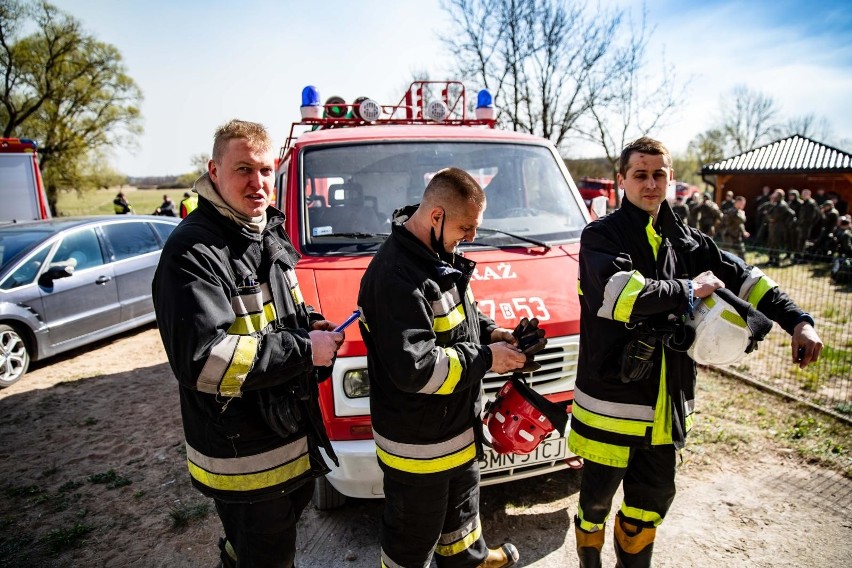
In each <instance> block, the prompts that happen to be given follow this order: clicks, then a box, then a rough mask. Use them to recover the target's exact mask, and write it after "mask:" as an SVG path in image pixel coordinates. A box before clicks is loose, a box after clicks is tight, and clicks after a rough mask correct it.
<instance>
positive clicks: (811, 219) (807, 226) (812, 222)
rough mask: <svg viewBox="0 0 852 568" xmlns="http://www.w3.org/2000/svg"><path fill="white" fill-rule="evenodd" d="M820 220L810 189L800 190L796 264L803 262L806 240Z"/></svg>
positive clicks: (817, 207) (797, 216)
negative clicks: (800, 200) (800, 201)
mask: <svg viewBox="0 0 852 568" xmlns="http://www.w3.org/2000/svg"><path fill="white" fill-rule="evenodd" d="M821 218H822V214H821V213H820V211H819V205H817V202H816V201H815V200H814V198H813V197H811V190H810V189H803V190H802V205H801V206H800V207H799V213H798V214H797V215H796V239H797V240H796V252H797V255H796V259H797V262H804V259H805V257H804V255H805V250H806V249H807V246H808V240H809V239H810V238H811V236H812V234H813V231H814V227H816V226H817V224H818V223H819V221H820V220H821Z"/></svg>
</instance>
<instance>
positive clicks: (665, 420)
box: [651, 348, 673, 446]
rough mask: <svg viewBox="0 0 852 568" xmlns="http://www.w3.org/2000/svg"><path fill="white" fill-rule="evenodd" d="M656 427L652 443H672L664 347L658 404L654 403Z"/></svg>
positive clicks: (670, 409) (670, 407) (670, 403)
mask: <svg viewBox="0 0 852 568" xmlns="http://www.w3.org/2000/svg"><path fill="white" fill-rule="evenodd" d="M654 408H655V411H654V429H653V430H652V431H651V445H652V446H661V445H666V444H671V443H672V421H673V417H672V397H671V395H669V389H668V387H667V386H666V349H665V348H663V353H662V362H661V363H660V389H659V390H658V391H657V404H656V405H654Z"/></svg>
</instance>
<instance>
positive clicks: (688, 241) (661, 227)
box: [619, 198, 698, 250]
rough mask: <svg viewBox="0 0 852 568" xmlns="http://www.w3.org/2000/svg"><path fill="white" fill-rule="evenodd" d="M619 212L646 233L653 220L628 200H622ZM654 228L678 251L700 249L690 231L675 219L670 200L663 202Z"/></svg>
mask: <svg viewBox="0 0 852 568" xmlns="http://www.w3.org/2000/svg"><path fill="white" fill-rule="evenodd" d="M619 211H622V212H623V213H622V214H623V215H624V216H625V217H627V218H628V219H629V220H630V223H631V224H635V225H636V227H637V228H638V229H639V230H641V231H642V232H644V231H645V228H646V227H647V226H648V223H649V220H650V219H651V216H650V215H648V213H646V212H645V211H643V210H641V209H639V208H638V207H636V206H635V205H633V203H631V202H630V200H628V199H626V198H625V199H622V201H621V209H619ZM654 228H655V229H656V230H657V232H658V233H659V234H660V235H661V236H663V237H665V238H666V239H668V240H669V242H670V243H671V245H672V247H674V248H676V249H685V250H693V249H695V248H697V247H698V241H696V240H695V238H693V236H692V235H691V234H690V233H689V229H687V228H686V227H685V226H684V225H683V223H681V222H680V221H678V220H677V217H675V214H674V211H672V207H671V205H669V202H668V200H663V202H662V203H661V204H660V211H659V213H657V220H656V222H654Z"/></svg>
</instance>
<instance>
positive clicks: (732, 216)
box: [719, 207, 746, 259]
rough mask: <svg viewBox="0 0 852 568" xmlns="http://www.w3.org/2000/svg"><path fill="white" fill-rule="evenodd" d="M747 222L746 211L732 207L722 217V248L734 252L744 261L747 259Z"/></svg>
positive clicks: (720, 228)
mask: <svg viewBox="0 0 852 568" xmlns="http://www.w3.org/2000/svg"><path fill="white" fill-rule="evenodd" d="M745 222H746V216H745V211H742V210H740V209H737V208H736V207H730V208H728V210H727V211H725V214H724V215H723V216H722V224H721V225H720V226H719V234H720V235H721V236H722V248H724V249H726V250H729V251H732V252H734V253H735V254H736V255H737V256H739V257H740V258H742V259H745V243H743V239H744V238H745V234H746V230H745Z"/></svg>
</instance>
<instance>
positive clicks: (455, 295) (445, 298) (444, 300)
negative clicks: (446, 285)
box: [432, 286, 461, 318]
mask: <svg viewBox="0 0 852 568" xmlns="http://www.w3.org/2000/svg"><path fill="white" fill-rule="evenodd" d="M459 304H461V297H460V296H459V292H458V290H457V289H456V287H455V286H453V287H452V288H450V289H449V290H447V291H446V292H444V293H443V295H441V298H440V299H439V300H435V301H434V302H432V313H433V314H434V315H435V317H436V318H439V317H441V316H445V315H447V314H449V313H450V312H451V311H453V310H454V309H455V307H456V306H458V305H459Z"/></svg>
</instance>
